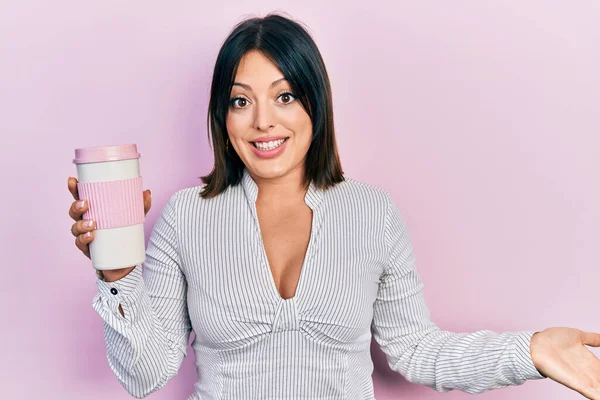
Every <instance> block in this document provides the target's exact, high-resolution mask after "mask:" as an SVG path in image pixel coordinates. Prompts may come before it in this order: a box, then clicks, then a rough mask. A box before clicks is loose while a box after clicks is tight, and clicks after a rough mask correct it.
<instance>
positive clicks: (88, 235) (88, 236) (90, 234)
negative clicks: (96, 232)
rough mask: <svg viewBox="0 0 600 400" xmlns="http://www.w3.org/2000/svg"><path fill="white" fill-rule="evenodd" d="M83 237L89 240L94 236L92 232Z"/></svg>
mask: <svg viewBox="0 0 600 400" xmlns="http://www.w3.org/2000/svg"><path fill="white" fill-rule="evenodd" d="M83 236H85V238H86V239H89V238H90V236H92V232H87V233H86V234H85V235H83Z"/></svg>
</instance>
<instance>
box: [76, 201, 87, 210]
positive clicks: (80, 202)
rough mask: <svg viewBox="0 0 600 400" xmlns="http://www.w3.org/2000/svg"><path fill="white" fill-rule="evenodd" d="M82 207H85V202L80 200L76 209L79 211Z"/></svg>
mask: <svg viewBox="0 0 600 400" xmlns="http://www.w3.org/2000/svg"><path fill="white" fill-rule="evenodd" d="M84 205H85V200H81V201H79V202H77V208H78V209H80V210H81V209H82V208H83V206H84Z"/></svg>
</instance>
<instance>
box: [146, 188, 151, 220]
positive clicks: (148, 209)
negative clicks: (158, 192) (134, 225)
mask: <svg viewBox="0 0 600 400" xmlns="http://www.w3.org/2000/svg"><path fill="white" fill-rule="evenodd" d="M151 207H152V190H150V189H148V190H145V191H144V215H146V214H148V211H150V208H151Z"/></svg>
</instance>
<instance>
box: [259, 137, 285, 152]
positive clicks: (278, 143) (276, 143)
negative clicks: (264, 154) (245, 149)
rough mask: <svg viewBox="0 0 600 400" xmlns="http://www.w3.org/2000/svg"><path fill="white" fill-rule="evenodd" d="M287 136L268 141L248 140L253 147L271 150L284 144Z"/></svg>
mask: <svg viewBox="0 0 600 400" xmlns="http://www.w3.org/2000/svg"><path fill="white" fill-rule="evenodd" d="M288 139H289V138H284V139H279V140H273V141H270V142H250V143H252V145H253V146H254V147H256V148H257V149H259V150H263V151H268V150H273V149H276V148H278V147H279V146H281V145H282V144H284V143H285V142H286V141H287V140H288Z"/></svg>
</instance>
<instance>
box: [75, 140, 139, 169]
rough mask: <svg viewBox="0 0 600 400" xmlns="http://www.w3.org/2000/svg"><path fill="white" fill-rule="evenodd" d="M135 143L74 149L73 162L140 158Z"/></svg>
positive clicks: (82, 162)
mask: <svg viewBox="0 0 600 400" xmlns="http://www.w3.org/2000/svg"><path fill="white" fill-rule="evenodd" d="M140 157H141V154H140V153H138V151H137V146H136V145H135V144H121V145H114V146H96V147H84V148H80V149H75V159H73V163H74V164H84V163H92V162H103V161H119V160H130V159H132V158H140Z"/></svg>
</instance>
